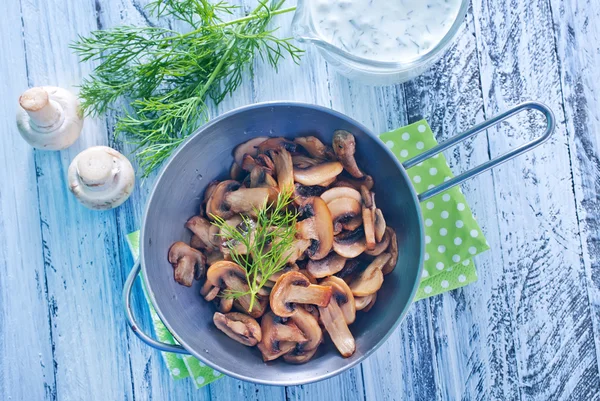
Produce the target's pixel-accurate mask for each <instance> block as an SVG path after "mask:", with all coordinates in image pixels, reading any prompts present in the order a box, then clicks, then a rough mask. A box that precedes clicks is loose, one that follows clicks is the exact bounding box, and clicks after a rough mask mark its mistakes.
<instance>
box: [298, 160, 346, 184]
mask: <svg viewBox="0 0 600 401" xmlns="http://www.w3.org/2000/svg"><path fill="white" fill-rule="evenodd" d="M343 169H344V167H343V166H342V164H341V163H339V162H326V163H321V164H317V165H316V166H312V167H308V168H295V169H294V180H295V181H297V182H299V183H300V184H302V185H322V186H324V185H323V183H325V182H327V181H331V180H332V179H335V178H336V177H337V176H338V175H339V174H340V173H341V172H342V170H343Z"/></svg>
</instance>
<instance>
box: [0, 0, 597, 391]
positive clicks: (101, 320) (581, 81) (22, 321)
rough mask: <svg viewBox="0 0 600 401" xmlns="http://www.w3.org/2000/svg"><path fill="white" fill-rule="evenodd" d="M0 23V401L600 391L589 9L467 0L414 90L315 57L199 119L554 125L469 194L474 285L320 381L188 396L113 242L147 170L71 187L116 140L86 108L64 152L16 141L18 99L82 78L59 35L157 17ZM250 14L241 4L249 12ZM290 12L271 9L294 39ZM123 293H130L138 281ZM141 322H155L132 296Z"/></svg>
mask: <svg viewBox="0 0 600 401" xmlns="http://www.w3.org/2000/svg"><path fill="white" fill-rule="evenodd" d="M2 5H3V6H2V8H1V9H2V22H1V23H0V88H1V93H2V94H3V95H2V99H0V132H1V133H2V140H1V141H0V399H2V400H26V401H37V400H149V399H152V400H178V401H182V400H209V399H210V400H260V401H267V400H279V399H290V400H324V399H330V400H401V399H415V400H486V399H495V400H540V401H546V400H559V399H560V400H599V399H600V368H599V360H600V135H599V134H598V133H599V132H600V121H599V119H600V99H599V97H600V72H599V71H600V48H599V46H600V45H599V43H600V25H599V24H598V21H599V20H600V2H598V1H597V0H587V1H586V0H512V1H509V0H494V1H489V0H473V2H472V7H471V8H470V10H469V13H468V15H467V18H466V22H465V23H464V24H463V26H462V28H461V30H460V33H459V35H458V37H457V39H456V41H455V43H454V45H453V46H452V47H451V48H450V50H449V51H448V53H447V54H446V55H445V57H443V59H442V60H441V61H439V62H438V63H437V64H436V65H435V66H434V67H433V68H432V69H431V70H430V71H428V72H427V73H425V74H424V75H423V76H421V77H420V78H418V79H415V80H413V81H411V82H409V83H406V84H403V85H397V86H390V87H380V88H374V87H369V86H364V85H362V84H360V83H357V82H352V81H349V80H347V79H345V78H343V77H341V76H339V75H337V74H336V73H335V72H334V71H332V69H331V68H329V67H328V66H327V64H326V63H325V62H324V61H323V60H322V59H321V58H320V56H319V54H318V53H317V52H315V51H314V49H308V52H307V53H306V55H305V57H304V58H303V60H302V63H301V65H300V66H296V65H294V64H293V63H291V62H285V63H283V64H282V66H281V68H280V71H279V73H278V74H274V72H273V71H272V70H271V69H270V68H266V67H265V66H264V65H263V64H262V63H260V62H257V63H256V65H255V73H254V75H250V74H248V75H247V76H246V77H245V83H244V85H243V86H242V87H241V88H240V89H239V90H238V91H237V92H236V93H235V96H233V97H232V98H228V99H226V100H225V102H223V104H222V105H220V106H219V107H218V108H213V109H212V110H211V113H212V115H213V116H216V115H218V114H220V113H223V112H225V111H227V110H230V109H233V108H235V107H238V106H242V105H246V104H250V103H254V102H260V101H267V100H290V99H291V100H298V101H305V102H310V103H316V104H321V105H325V106H328V107H331V108H333V109H335V110H339V111H341V112H343V113H346V114H348V115H349V116H351V117H353V118H355V119H356V120H358V121H360V122H362V123H363V124H365V125H366V126H368V127H370V128H372V129H373V130H374V131H376V132H383V131H386V130H389V129H392V128H395V127H398V126H401V125H405V124H407V123H409V122H412V121H415V120H417V119H420V118H422V117H425V118H427V119H428V120H429V122H430V124H431V126H432V128H433V129H434V132H435V133H436V135H437V138H438V140H441V139H444V138H448V137H450V136H452V135H455V134H457V133H458V132H460V131H462V130H464V129H467V128H469V127H470V126H472V125H473V124H475V123H477V122H480V121H483V120H484V119H485V118H486V117H490V116H492V115H493V114H495V113H497V112H499V111H502V110H503V109H506V108H508V107H509V106H511V105H514V104H516V103H519V102H521V101H524V100H529V99H533V100H539V101H542V102H544V103H546V104H547V105H548V106H550V107H551V108H552V109H553V110H554V112H555V113H556V117H557V129H556V131H555V134H554V135H553V137H552V139H551V140H550V141H549V143H547V144H546V145H544V146H542V147H539V148H537V149H536V150H535V151H533V152H532V153H529V154H527V155H526V156H523V157H520V158H518V159H517V160H514V161H511V162H509V163H506V164H505V165H503V166H501V167H500V168H497V169H495V170H494V171H493V172H492V173H486V174H483V175H481V176H479V177H477V178H476V179H474V180H471V181H469V182H468V183H466V184H465V185H463V190H464V192H465V194H466V197H467V199H468V201H469V203H470V204H471V206H472V208H473V210H474V212H475V214H476V216H477V218H478V221H479V222H480V223H481V226H482V228H483V231H484V232H485V234H486V236H487V239H488V241H489V243H490V245H491V248H492V249H491V250H490V251H488V252H486V253H485V254H483V255H481V256H478V257H477V258H476V263H477V267H478V272H479V276H480V279H479V281H478V282H477V283H475V284H472V285H470V286H468V287H466V288H464V289H461V290H457V291H453V292H451V293H448V294H444V295H442V296H437V297H434V298H431V299H427V300H424V301H420V302H417V303H416V304H415V305H414V306H413V307H412V308H411V310H410V312H409V313H408V316H407V318H406V319H405V320H404V322H403V323H402V324H401V326H400V327H399V328H398V329H397V330H396V332H395V333H394V334H393V335H392V336H391V337H390V339H389V340H388V341H387V343H386V344H385V345H384V346H383V347H382V348H381V349H379V350H378V351H377V352H376V353H375V355H373V356H372V357H370V358H369V359H368V360H366V361H365V362H364V363H363V364H362V365H360V366H358V367H356V368H354V369H352V370H350V371H348V372H346V373H345V374H342V375H340V376H338V377H335V378H333V379H330V380H327V381H324V382H320V383H316V384H311V385H306V386H298V387H288V388H283V387H266V386H257V385H253V384H248V383H244V382H241V381H237V380H234V379H230V378H225V379H222V380H219V381H218V382H216V383H214V384H212V385H210V386H208V387H205V388H202V389H200V390H197V389H196V388H195V387H194V386H193V384H192V383H191V381H190V380H184V381H179V382H175V381H173V380H172V379H171V377H170V376H169V372H168V370H167V369H166V367H165V365H164V363H163V361H162V359H161V357H160V355H159V353H158V352H155V351H153V350H151V349H149V348H148V347H147V346H146V345H144V344H143V343H141V341H139V340H138V339H137V338H136V337H135V336H134V335H133V334H132V333H131V332H130V331H129V330H128V329H127V327H126V324H125V318H124V313H123V307H122V305H121V289H122V288H123V283H124V280H125V277H126V275H127V273H128V272H129V270H130V269H131V266H132V258H131V256H130V254H129V252H128V250H127V246H126V243H125V234H127V233H129V232H131V231H134V230H136V229H137V228H138V227H139V225H140V219H141V215H142V209H143V206H144V202H145V199H146V198H147V195H148V192H149V189H150V188H151V187H152V183H153V180H152V179H150V180H148V181H147V182H146V183H145V184H144V185H142V186H139V185H138V186H137V187H136V191H135V193H134V194H133V196H132V198H131V200H130V201H128V202H126V203H125V204H124V205H123V206H121V207H120V208H118V209H116V210H114V211H109V212H102V213H98V212H93V211H90V210H87V209H85V208H84V207H82V206H81V205H80V204H78V203H77V202H76V201H75V199H74V197H73V196H72V195H71V194H70V193H69V191H68V189H67V185H66V179H65V176H66V171H67V167H68V165H69V163H70V161H71V160H72V159H73V157H74V156H75V155H76V154H77V153H78V152H80V151H81V150H83V149H85V148H87V147H89V146H92V145H100V144H109V145H112V146H115V147H118V148H119V149H122V150H123V151H125V152H127V150H128V149H127V147H126V146H124V145H122V144H120V143H114V142H113V139H112V136H111V133H112V128H113V122H114V120H113V119H111V118H108V119H104V118H99V119H88V120H86V122H85V128H84V132H83V134H82V137H81V138H80V139H79V141H78V142H77V143H76V144H75V145H74V146H73V147H71V148H70V149H68V150H65V151H62V152H44V151H37V150H33V149H32V148H31V147H30V146H29V145H27V144H26V143H25V141H24V140H23V139H22V138H21V137H20V136H19V134H18V132H17V130H16V127H15V117H14V116H15V110H16V107H17V99H18V96H19V94H20V93H21V92H22V91H24V90H25V89H26V88H28V87H31V86H37V85H57V86H63V87H71V86H76V85H78V84H79V83H80V82H81V79H82V78H83V77H84V76H86V74H88V73H89V72H90V69H91V68H92V65H91V64H87V63H86V64H80V63H78V59H77V57H76V56H75V55H73V53H72V52H71V51H70V50H69V48H68V45H69V43H70V42H71V41H73V40H74V39H76V37H77V35H80V34H83V35H85V34H87V33H88V32H90V31H92V30H96V29H102V28H108V27H112V26H116V25H119V24H123V23H127V24H146V23H154V22H155V21H154V20H153V19H152V18H150V17H149V16H148V15H147V14H146V13H145V11H144V9H143V5H144V2H143V1H142V0H5V1H3V2H2ZM246 7H249V5H246ZM290 20H291V16H290V15H286V16H281V17H278V18H277V23H278V24H281V25H282V26H283V27H285V28H284V29H282V31H281V32H280V34H282V35H288V34H289V28H288V27H289V22H290ZM536 121H537V120H529V119H527V118H518V119H514V120H512V121H510V122H509V123H506V124H503V126H502V127H501V128H500V129H493V130H490V131H489V132H488V133H487V134H482V135H480V136H478V137H477V138H476V139H474V140H472V141H469V142H468V143H467V144H466V145H464V146H459V147H457V148H456V149H453V150H451V151H448V152H447V153H446V155H447V157H448V158H449V160H450V163H451V165H452V167H453V169H454V171H455V172H458V171H462V170H465V169H467V168H469V167H472V166H475V165H477V164H479V163H481V162H484V161H486V160H488V159H489V158H490V157H493V156H495V155H498V154H501V153H503V152H505V151H506V150H507V149H509V148H510V147H512V146H515V145H518V144H521V143H524V142H525V141H527V140H528V139H530V138H532V137H533V135H535V134H536V133H537V132H539V128H540V127H539V125H538V124H537V123H536ZM136 296H137V298H138V299H139V298H140V291H139V288H137V290H136ZM137 314H138V315H140V316H141V317H142V320H143V322H144V325H145V326H146V327H148V323H149V314H148V312H147V310H146V308H145V307H144V306H143V304H142V303H141V302H139V303H138V304H137Z"/></svg>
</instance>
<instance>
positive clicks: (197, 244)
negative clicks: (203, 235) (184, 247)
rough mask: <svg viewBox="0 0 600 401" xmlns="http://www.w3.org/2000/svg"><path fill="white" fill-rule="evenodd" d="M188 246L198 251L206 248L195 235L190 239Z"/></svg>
mask: <svg viewBox="0 0 600 401" xmlns="http://www.w3.org/2000/svg"><path fill="white" fill-rule="evenodd" d="M190 246H191V247H192V248H196V249H200V250H203V249H206V248H208V246H207V245H206V244H205V243H204V241H202V240H201V239H200V237H198V236H197V235H196V234H194V235H192V238H191V239H190ZM209 264H210V263H209Z"/></svg>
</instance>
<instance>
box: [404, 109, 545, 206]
mask: <svg viewBox="0 0 600 401" xmlns="http://www.w3.org/2000/svg"><path fill="white" fill-rule="evenodd" d="M523 110H537V111H539V112H541V113H542V114H544V116H545V117H546V130H545V131H544V134H543V135H542V136H540V137H538V138H536V139H534V140H532V141H530V142H528V143H526V144H524V145H521V146H519V147H518V148H516V149H513V150H511V151H510V152H507V153H505V154H503V155H502V156H498V157H496V158H495V159H492V160H489V161H487V162H485V163H483V164H480V165H479V166H477V167H475V168H472V169H471V170H467V171H465V172H464V173H462V174H459V175H457V176H456V177H454V178H452V179H450V180H448V181H445V182H443V183H442V184H440V185H438V186H436V187H433V188H431V189H428V190H427V191H425V192H423V193H422V194H419V196H418V198H419V202H423V201H425V200H427V199H429V198H431V197H433V196H435V195H438V194H440V193H442V192H444V191H445V190H447V189H450V188H452V187H453V186H455V185H458V184H461V183H462V182H464V181H466V180H468V179H469V178H472V177H475V176H476V175H478V174H481V173H483V172H484V171H487V170H489V169H491V168H492V167H496V166H498V165H500V164H502V163H504V162H506V161H508V160H510V159H512V158H514V157H517V156H519V155H521V154H523V153H525V152H527V151H529V150H531V149H533V148H535V147H536V146H538V145H540V144H542V143H544V142H545V141H547V140H548V138H550V135H551V134H552V132H553V131H554V127H555V125H556V123H555V120H554V114H553V113H552V110H550V109H549V108H548V107H547V106H546V105H544V104H542V103H539V102H533V101H532V102H524V103H521V104H519V105H517V106H514V107H513V108H510V109H508V110H506V111H505V112H503V113H500V114H498V115H496V116H494V117H492V118H490V119H489V120H487V121H484V122H482V123H480V124H477V125H476V126H474V127H473V128H471V129H469V130H467V131H465V132H463V133H462V134H458V135H456V136H455V137H453V138H450V139H448V140H447V141H445V142H442V143H440V144H439V145H437V146H435V147H433V148H431V149H429V150H428V151H426V152H423V153H421V154H420V155H418V156H416V157H413V158H412V159H410V160H407V161H405V162H404V163H403V164H402V165H403V166H404V168H405V169H409V168H411V167H414V166H416V165H417V164H419V163H421V162H423V161H424V160H427V159H429V158H430V157H432V156H434V155H436V154H438V153H440V152H443V151H444V150H446V149H448V148H450V147H452V146H454V145H456V144H457V143H459V142H462V141H464V140H466V139H468V138H471V137H472V136H475V135H477V134H479V133H480V132H481V131H484V130H486V129H488V128H490V127H492V126H494V125H497V124H499V123H501V122H502V121H504V120H506V119H507V118H510V117H512V116H514V115H515V114H517V113H520V112H521V111H523Z"/></svg>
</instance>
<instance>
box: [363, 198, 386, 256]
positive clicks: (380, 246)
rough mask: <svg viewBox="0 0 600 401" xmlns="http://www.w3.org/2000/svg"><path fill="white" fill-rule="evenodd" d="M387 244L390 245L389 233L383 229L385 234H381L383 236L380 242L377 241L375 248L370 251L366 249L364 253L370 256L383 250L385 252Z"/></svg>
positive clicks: (379, 253)
mask: <svg viewBox="0 0 600 401" xmlns="http://www.w3.org/2000/svg"><path fill="white" fill-rule="evenodd" d="M378 210H379V209H378ZM389 245H390V234H388V231H387V230H385V234H383V238H382V239H381V241H380V242H378V243H377V245H375V248H374V249H373V250H371V251H369V250H366V251H365V253H366V254H367V255H370V256H377V255H381V254H382V253H383V252H385V251H386V250H387V249H388V246H389Z"/></svg>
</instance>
